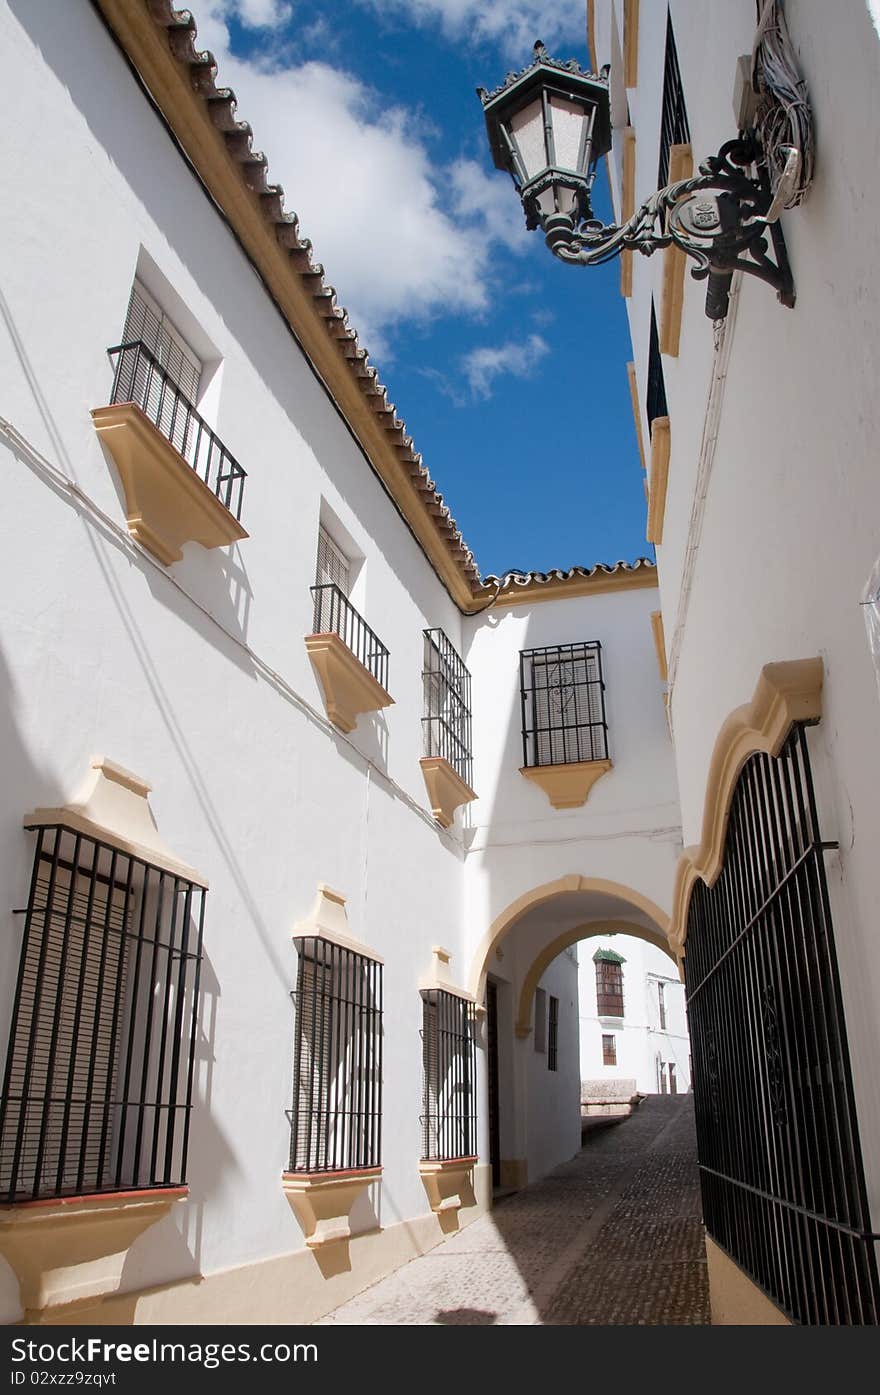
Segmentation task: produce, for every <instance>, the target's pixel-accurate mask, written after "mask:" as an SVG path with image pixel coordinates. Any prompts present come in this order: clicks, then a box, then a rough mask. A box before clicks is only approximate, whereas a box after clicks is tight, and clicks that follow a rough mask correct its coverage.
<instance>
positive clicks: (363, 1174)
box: [281, 1167, 382, 1250]
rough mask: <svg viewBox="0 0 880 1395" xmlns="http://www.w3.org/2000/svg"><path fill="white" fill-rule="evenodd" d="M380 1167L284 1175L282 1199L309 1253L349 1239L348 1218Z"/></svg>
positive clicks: (375, 1179) (379, 1177)
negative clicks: (297, 1222) (292, 1214)
mask: <svg viewBox="0 0 880 1395" xmlns="http://www.w3.org/2000/svg"><path fill="white" fill-rule="evenodd" d="M381 1176H382V1169H381V1167H365V1168H359V1169H357V1170H356V1171H354V1170H353V1171H351V1172H312V1173H306V1172H285V1173H284V1174H283V1176H282V1178H281V1185H282V1188H283V1190H284V1195H285V1196H286V1197H287V1200H288V1201H289V1202H290V1207H291V1210H292V1211H293V1212H294V1214H295V1216H296V1218H297V1220H298V1221H299V1223H300V1225H301V1226H302V1232H303V1235H304V1236H305V1240H306V1245H307V1246H308V1248H309V1249H310V1250H320V1249H323V1247H324V1246H325V1245H334V1244H339V1243H340V1242H342V1241H346V1242H347V1241H348V1240H350V1239H351V1225H350V1224H349V1215H350V1213H351V1208H352V1206H353V1205H354V1203H355V1202H356V1201H357V1199H358V1197H359V1196H360V1195H361V1193H362V1192H365V1191H366V1190H367V1188H368V1187H371V1186H372V1185H373V1183H374V1182H378V1181H379V1180H380V1179H381Z"/></svg>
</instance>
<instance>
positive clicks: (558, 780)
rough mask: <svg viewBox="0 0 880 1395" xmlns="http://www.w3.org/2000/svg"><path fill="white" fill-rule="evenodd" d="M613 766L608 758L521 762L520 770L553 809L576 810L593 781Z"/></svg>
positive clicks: (593, 783) (587, 794)
mask: <svg viewBox="0 0 880 1395" xmlns="http://www.w3.org/2000/svg"><path fill="white" fill-rule="evenodd" d="M612 768H613V767H612V762H611V761H610V760H578V761H570V762H568V763H567V764H565V765H524V766H522V767H521V769H520V772H519V773H520V775H524V776H525V778H526V779H527V780H531V782H532V784H533V785H537V786H538V788H539V789H542V790H543V791H544V793H545V794H546V796H547V798H548V799H549V800H550V803H551V804H552V805H553V808H554V809H579V808H580V807H581V805H582V804H586V802H587V800H588V798H589V795H590V790H591V789H592V788H593V786H594V785H595V783H596V781H597V780H600V779H601V778H602V776H603V775H607V774H608V771H609V770H611V769H612Z"/></svg>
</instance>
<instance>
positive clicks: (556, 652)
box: [520, 641, 608, 766]
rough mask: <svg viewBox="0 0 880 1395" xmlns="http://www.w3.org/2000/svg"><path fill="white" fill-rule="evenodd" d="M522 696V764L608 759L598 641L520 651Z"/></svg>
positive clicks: (561, 763)
mask: <svg viewBox="0 0 880 1395" xmlns="http://www.w3.org/2000/svg"><path fill="white" fill-rule="evenodd" d="M520 696H521V703H522V723H523V765H525V766H535V765H563V764H570V763H572V762H575V761H590V760H606V759H607V757H608V728H607V726H606V723H605V684H604V682H603V680H602V646H601V645H600V644H598V643H597V642H595V641H591V642H589V643H584V644H557V645H553V646H551V647H550V648H547V649H524V650H522V652H521V653H520Z"/></svg>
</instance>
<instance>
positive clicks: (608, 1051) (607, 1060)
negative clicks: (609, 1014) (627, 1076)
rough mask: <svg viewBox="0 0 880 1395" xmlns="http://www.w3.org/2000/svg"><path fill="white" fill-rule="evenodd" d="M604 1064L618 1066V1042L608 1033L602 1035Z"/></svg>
mask: <svg viewBox="0 0 880 1395" xmlns="http://www.w3.org/2000/svg"><path fill="white" fill-rule="evenodd" d="M602 1064H603V1066H616V1065H617V1041H616V1039H615V1037H613V1036H611V1035H610V1034H608V1033H603V1034H602Z"/></svg>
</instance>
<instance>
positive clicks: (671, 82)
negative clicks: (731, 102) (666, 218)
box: [657, 10, 691, 189]
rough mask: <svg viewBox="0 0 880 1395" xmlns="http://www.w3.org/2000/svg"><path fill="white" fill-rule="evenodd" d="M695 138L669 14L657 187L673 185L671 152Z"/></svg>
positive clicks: (667, 18)
mask: <svg viewBox="0 0 880 1395" xmlns="http://www.w3.org/2000/svg"><path fill="white" fill-rule="evenodd" d="M690 138H691V132H690V126H689V125H688V118H687V107H686V106H685V101H684V87H683V86H682V81H681V70H680V68H679V66H678V50H677V48H676V46H675V34H674V32H673V29H672V15H671V14H670V13H669V11H668V10H667V12H666V54H665V58H664V63H663V98H662V107H661V112H660V163H659V166H658V169H657V188H658V189H663V188H665V187H666V185H667V184H668V183H669V151H670V149H671V148H672V146H673V145H686V144H687V143H688V141H689V140H690Z"/></svg>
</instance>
